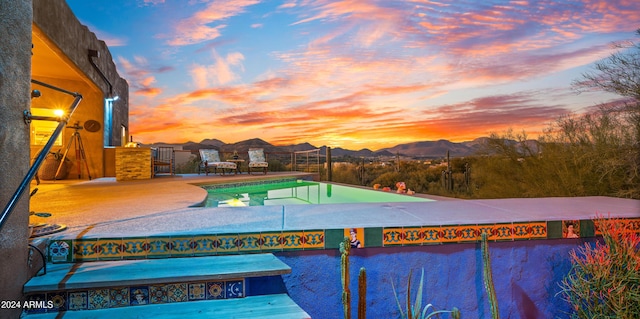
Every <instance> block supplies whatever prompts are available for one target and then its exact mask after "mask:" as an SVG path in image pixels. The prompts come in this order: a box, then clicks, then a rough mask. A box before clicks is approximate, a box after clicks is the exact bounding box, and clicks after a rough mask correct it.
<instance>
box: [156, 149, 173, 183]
mask: <svg viewBox="0 0 640 319" xmlns="http://www.w3.org/2000/svg"><path fill="white" fill-rule="evenodd" d="M174 166H175V161H174V153H173V147H170V146H160V147H157V148H154V149H153V175H154V176H155V175H157V174H159V173H169V174H171V175H174V174H175V171H174Z"/></svg>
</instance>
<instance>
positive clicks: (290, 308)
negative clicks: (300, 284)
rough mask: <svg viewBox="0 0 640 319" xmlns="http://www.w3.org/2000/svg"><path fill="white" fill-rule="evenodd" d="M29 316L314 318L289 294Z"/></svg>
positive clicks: (46, 318)
mask: <svg viewBox="0 0 640 319" xmlns="http://www.w3.org/2000/svg"><path fill="white" fill-rule="evenodd" d="M22 318H25V319H49V318H66V319H88V318H92V319H113V318H118V319H129V318H131V319H133V318H185V319H188V318H236V319H243V318H246V319H249V318H251V319H311V316H309V314H307V313H306V312H305V311H304V310H303V309H302V308H300V306H298V305H297V304H296V303H295V302H294V301H293V300H292V299H291V298H290V297H289V296H288V295H287V294H274V295H262V296H251V297H246V298H239V299H223V300H207V301H197V302H182V303H170V304H157V305H140V306H134V307H124V308H109V309H100V310H83V311H66V312H60V313H42V314H28V315H24V316H23V317H22Z"/></svg>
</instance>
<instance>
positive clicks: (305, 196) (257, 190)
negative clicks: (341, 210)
mask: <svg viewBox="0 0 640 319" xmlns="http://www.w3.org/2000/svg"><path fill="white" fill-rule="evenodd" d="M204 188H205V189H206V190H207V192H208V195H207V199H206V201H205V203H204V206H205V207H229V206H269V205H304V204H346V203H391V202H429V201H432V200H430V199H426V198H421V197H416V196H407V195H402V194H396V193H391V192H384V191H376V190H368V189H362V188H356V187H349V186H342V185H334V184H327V183H319V182H310V181H303V180H293V181H279V182H271V183H265V184H250V185H241V184H240V185H238V184H233V185H228V186H227V185H216V186H215V187H207V186H205V187H204Z"/></svg>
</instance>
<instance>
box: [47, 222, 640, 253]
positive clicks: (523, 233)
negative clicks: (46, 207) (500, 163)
mask: <svg viewBox="0 0 640 319" xmlns="http://www.w3.org/2000/svg"><path fill="white" fill-rule="evenodd" d="M620 222H621V223H623V224H624V227H625V229H627V231H629V232H635V233H640V218H630V219H620ZM573 223H575V225H579V227H580V229H581V230H580V236H581V237H592V236H598V235H600V232H599V230H598V229H594V226H593V221H591V220H581V221H573ZM564 224H565V223H564V221H530V222H517V223H495V224H472V225H439V226H433V225H428V226H415V225H414V226H411V225H407V226H405V227H384V228H383V227H372V228H364V229H363V233H364V236H365V240H364V243H365V247H394V246H421V245H439V244H455V243H469V242H477V241H479V240H480V238H481V236H482V233H486V234H487V235H488V239H489V240H490V241H503V240H534V239H555V238H562V237H563V231H564V230H563V227H564V226H563V225H564ZM343 234H344V230H342V229H312V230H287V231H270V232H246V233H239V234H238V233H231V234H195V235H180V236H158V237H127V238H98V239H85V238H78V239H51V240H49V243H48V254H47V255H48V260H49V262H53V263H64V262H78V261H95V260H119V259H144V258H169V257H188V256H214V255H225V254H251V253H263V252H278V251H296V250H309V249H337V248H338V244H339V243H340V242H341V241H342V240H343V238H344V235H343Z"/></svg>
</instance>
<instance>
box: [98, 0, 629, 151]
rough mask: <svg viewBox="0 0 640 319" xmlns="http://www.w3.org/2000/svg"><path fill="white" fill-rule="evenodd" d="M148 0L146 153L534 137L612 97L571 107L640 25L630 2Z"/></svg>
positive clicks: (124, 59) (140, 122) (143, 54)
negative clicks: (183, 144) (156, 40)
mask: <svg viewBox="0 0 640 319" xmlns="http://www.w3.org/2000/svg"><path fill="white" fill-rule="evenodd" d="M144 3H145V4H147V6H146V7H145V8H146V9H149V10H152V9H155V10H161V11H154V12H161V13H157V14H158V15H159V16H162V18H163V19H164V20H163V21H162V23H158V26H161V27H166V28H168V29H165V30H163V34H162V40H163V42H162V43H161V44H159V45H157V47H153V48H147V47H144V48H141V49H139V50H138V51H137V52H136V53H135V54H131V55H126V56H125V55H118V65H119V67H122V68H123V69H124V73H125V75H124V77H125V78H126V79H127V81H128V82H129V84H130V87H131V90H130V91H131V94H132V96H133V98H132V100H134V101H135V103H133V104H132V106H131V110H132V114H131V118H130V119H131V128H132V132H135V133H134V134H136V136H138V137H139V138H140V140H143V141H145V142H153V141H159V140H162V141H166V142H180V141H184V140H196V141H197V140H200V139H204V138H214V137H215V138H218V139H221V140H223V141H226V142H235V141H239V140H242V139H248V138H255V137H261V138H263V139H265V140H267V141H269V142H272V143H279V144H288V143H299V142H311V143H313V144H318V145H322V144H327V145H332V146H341V147H358V146H361V147H369V148H374V149H375V148H379V147H382V146H393V145H395V144H399V143H404V142H410V141H416V140H426V139H440V138H447V139H451V140H457V141H460V140H465V139H473V138H476V137H479V136H484V135H487V134H489V133H490V132H495V131H501V130H506V129H508V128H513V129H516V130H519V129H527V130H530V131H531V133H533V134H535V132H540V131H541V130H542V128H544V127H546V125H547V124H548V123H550V122H552V121H553V120H554V119H555V118H557V117H558V116H560V115H562V114H565V113H569V112H581V111H583V110H585V109H587V108H589V107H591V106H593V104H595V103H598V102H607V101H608V100H610V99H611V98H612V97H611V96H610V95H605V94H595V93H591V94H593V95H590V96H589V98H587V97H585V96H580V97H577V96H574V95H572V94H573V92H571V90H570V83H571V81H572V80H573V78H574V77H576V76H579V74H580V71H581V70H583V69H584V66H586V65H589V64H590V63H592V62H594V61H596V60H598V59H600V58H602V57H604V56H607V55H608V54H609V53H610V52H611V51H610V50H611V48H610V47H609V41H612V40H624V39H628V38H630V37H631V36H632V32H633V31H634V30H635V29H636V28H637V27H638V26H637V21H640V2H637V1H630V0H613V1H605V0H560V1H548V0H527V1H524V0H522V1H518V0H511V1H509V0H504V1H490V2H486V1H484V2H483V1H475V0H461V1H455V2H451V1H430V0H410V1H391V2H389V1H370V0H343V1H330V0H313V1H312V0H287V1H284V2H281V3H271V2H268V1H267V2H259V1H258V0H240V1H233V0H223V1H210V0H191V1H189V2H185V3H182V2H181V3H180V5H179V6H178V7H175V6H174V4H173V3H172V2H164V1H161V0H155V1H153V0H146V1H145V2H144ZM165 25H166V26H165ZM625 34H626V35H625ZM105 38H107V39H108V38H109V37H108V36H105ZM116 39H117V38H116ZM121 39H124V38H121ZM134 39H135V35H134V34H133V33H132V34H131V40H129V41H122V40H121V42H120V43H121V44H126V45H127V46H126V47H127V48H128V47H130V46H135V45H136V43H134V42H135V40H134ZM115 43H118V42H115ZM122 48H123V49H124V48H125V47H122ZM158 52H170V54H165V55H164V56H162V59H160V58H155V56H157V54H158ZM149 61H152V62H149ZM157 65H164V67H158V66H157ZM169 71H170V72H171V73H168V72H169ZM169 74H170V75H171V76H168V75H169ZM212 127H215V128H216V129H215V130H213V129H212Z"/></svg>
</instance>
